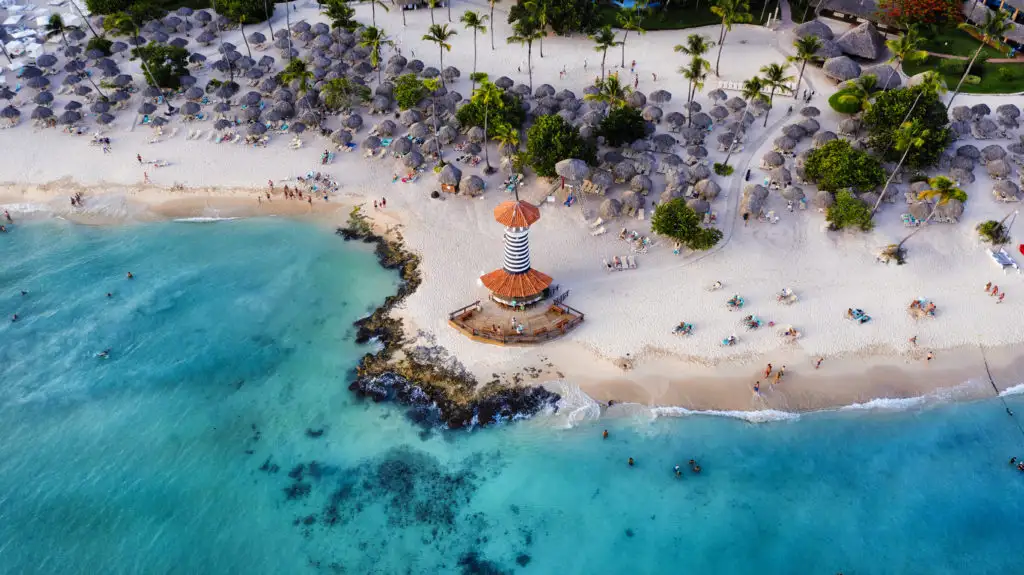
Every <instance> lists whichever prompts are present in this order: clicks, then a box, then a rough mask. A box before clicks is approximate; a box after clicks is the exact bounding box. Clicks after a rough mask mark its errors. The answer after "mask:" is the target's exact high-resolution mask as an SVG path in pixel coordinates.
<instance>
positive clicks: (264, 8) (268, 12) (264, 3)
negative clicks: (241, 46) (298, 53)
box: [72, 0, 274, 42]
mask: <svg viewBox="0 0 1024 575" xmlns="http://www.w3.org/2000/svg"><path fill="white" fill-rule="evenodd" d="M72 4H74V2H72ZM263 15H264V16H266V17H267V26H268V27H269V28H270V36H267V38H270V41H271V42H273V41H274V25H273V24H271V23H270V20H271V17H270V10H269V9H268V8H267V0H263Z"/></svg>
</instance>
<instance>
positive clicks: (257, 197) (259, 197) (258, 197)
mask: <svg viewBox="0 0 1024 575" xmlns="http://www.w3.org/2000/svg"><path fill="white" fill-rule="evenodd" d="M256 203H257V204H259V205H261V206H262V205H263V196H256Z"/></svg>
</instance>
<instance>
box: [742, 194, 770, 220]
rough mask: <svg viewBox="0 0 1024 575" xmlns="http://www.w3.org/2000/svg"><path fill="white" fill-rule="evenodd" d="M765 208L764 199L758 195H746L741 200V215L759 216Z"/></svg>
mask: <svg viewBox="0 0 1024 575" xmlns="http://www.w3.org/2000/svg"><path fill="white" fill-rule="evenodd" d="M763 209H764V200H763V199H759V198H758V197H757V196H747V195H744V196H743V199H741V200H740V215H741V216H744V217H748V218H751V217H752V218H757V217H758V216H760V215H761V213H762V211H763Z"/></svg>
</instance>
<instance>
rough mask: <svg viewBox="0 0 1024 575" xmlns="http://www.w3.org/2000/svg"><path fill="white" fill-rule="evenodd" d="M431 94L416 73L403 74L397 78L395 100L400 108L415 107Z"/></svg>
mask: <svg viewBox="0 0 1024 575" xmlns="http://www.w3.org/2000/svg"><path fill="white" fill-rule="evenodd" d="M428 95H429V92H427V87H426V86H424V85H423V81H422V80H420V79H419V78H417V77H416V74H403V75H401V76H399V77H398V78H396V79H395V102H397V103H398V109H399V110H408V109H409V108H414V107H415V106H416V104H419V103H420V100H422V99H423V98H426V97H427V96H428Z"/></svg>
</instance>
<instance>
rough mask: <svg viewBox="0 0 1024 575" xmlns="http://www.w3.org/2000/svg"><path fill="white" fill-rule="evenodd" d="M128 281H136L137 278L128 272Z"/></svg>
mask: <svg viewBox="0 0 1024 575" xmlns="http://www.w3.org/2000/svg"><path fill="white" fill-rule="evenodd" d="M128 279H130V280H133V279H135V276H133V275H132V272H128Z"/></svg>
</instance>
